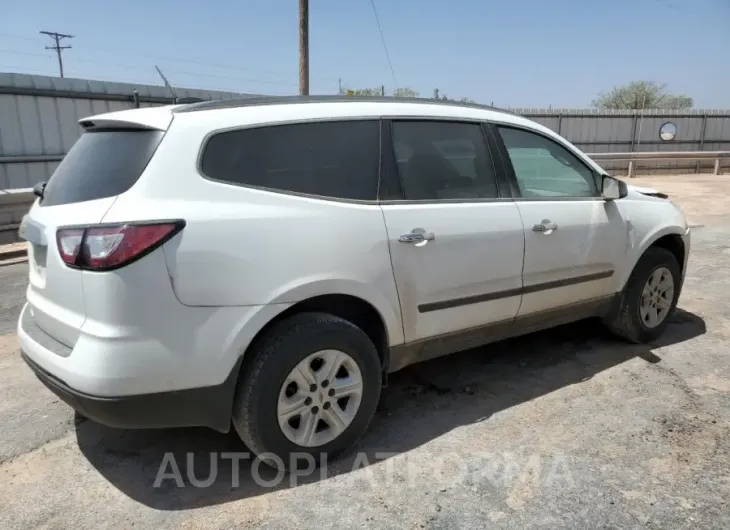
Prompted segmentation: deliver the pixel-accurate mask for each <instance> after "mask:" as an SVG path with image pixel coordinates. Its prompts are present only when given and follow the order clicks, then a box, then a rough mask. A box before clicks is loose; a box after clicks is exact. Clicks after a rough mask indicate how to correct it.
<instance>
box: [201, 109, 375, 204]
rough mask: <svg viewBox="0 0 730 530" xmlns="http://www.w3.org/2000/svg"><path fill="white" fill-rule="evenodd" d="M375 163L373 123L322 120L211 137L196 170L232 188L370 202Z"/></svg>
mask: <svg viewBox="0 0 730 530" xmlns="http://www.w3.org/2000/svg"><path fill="white" fill-rule="evenodd" d="M379 164H380V123H379V122H378V121H377V120H362V121H327V122H316V123H298V124H288V125H275V126H268V127H257V128H252V129H241V130H237V131H230V132H223V133H220V134H217V135H215V136H213V137H212V138H211V139H210V140H209V141H208V143H207V145H206V147H205V151H204V152H203V157H202V161H201V170H202V172H203V174H204V175H205V176H207V177H210V178H213V179H216V180H220V181H223V182H230V183H232V184H239V185H245V186H255V187H260V188H266V189H272V190H280V191H287V192H294V193H304V194H308V195H319V196H323V197H333V198H339V199H350V200H367V201H372V200H375V199H376V198H377V191H378V168H379Z"/></svg>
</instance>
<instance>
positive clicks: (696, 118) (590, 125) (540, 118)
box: [511, 109, 730, 173]
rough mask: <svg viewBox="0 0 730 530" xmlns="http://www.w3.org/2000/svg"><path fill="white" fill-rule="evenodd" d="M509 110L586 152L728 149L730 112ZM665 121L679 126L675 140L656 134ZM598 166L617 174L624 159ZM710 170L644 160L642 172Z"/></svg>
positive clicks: (703, 165) (707, 165)
mask: <svg viewBox="0 0 730 530" xmlns="http://www.w3.org/2000/svg"><path fill="white" fill-rule="evenodd" d="M511 110H512V111H513V112H516V113H519V114H522V115H524V116H525V117H528V118H530V119H532V120H535V121H536V122H538V123H541V124H542V125H545V126H546V127H549V128H550V129H552V130H553V131H555V132H557V133H558V134H560V135H562V136H563V137H564V138H566V139H567V140H569V141H570V142H572V143H573V144H575V145H576V146H577V147H579V148H580V149H582V150H583V151H584V152H586V153H629V152H642V151H659V152H662V151H663V152H670V151H730V110H690V111H683V112H678V111H663V110H646V111H644V112H640V111H632V110H615V111H599V110H576V109H511ZM665 123H672V124H673V125H674V126H675V127H676V129H677V132H676V136H675V138H674V139H673V140H669V141H664V140H662V139H661V138H660V137H659V130H660V128H661V127H662V125H664V124H665ZM601 165H602V166H603V167H604V168H605V169H607V170H609V171H610V170H615V171H616V173H620V172H621V171H625V170H626V168H627V165H628V163H627V162H611V161H604V162H602V163H601ZM727 167H728V166H727V162H726V165H725V166H724V168H727ZM712 168H713V162H712V161H705V162H702V163H701V165H698V163H697V162H691V161H681V160H677V161H668V162H657V163H655V164H651V163H649V164H642V166H641V170H640V173H688V172H689V173H692V172H696V171H698V170H700V171H705V170H707V171H711V170H712Z"/></svg>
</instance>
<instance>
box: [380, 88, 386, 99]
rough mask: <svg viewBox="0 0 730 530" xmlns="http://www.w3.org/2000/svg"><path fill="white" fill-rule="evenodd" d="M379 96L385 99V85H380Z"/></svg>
mask: <svg viewBox="0 0 730 530" xmlns="http://www.w3.org/2000/svg"><path fill="white" fill-rule="evenodd" d="M380 95H381V96H383V97H385V85H380Z"/></svg>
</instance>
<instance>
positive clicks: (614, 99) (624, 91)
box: [592, 81, 694, 110]
mask: <svg viewBox="0 0 730 530" xmlns="http://www.w3.org/2000/svg"><path fill="white" fill-rule="evenodd" d="M693 104H694V101H693V100H692V98H691V97H689V96H685V95H679V94H672V93H670V92H667V85H666V84H663V83H655V82H654V81H632V82H631V83H629V84H628V85H624V86H619V87H614V88H612V89H611V90H609V91H608V92H602V93H600V94H599V95H598V97H597V98H596V99H595V100H593V102H592V105H593V106H594V107H595V108H597V109H629V110H631V109H633V110H640V109H673V110H681V109H689V108H692V105H693Z"/></svg>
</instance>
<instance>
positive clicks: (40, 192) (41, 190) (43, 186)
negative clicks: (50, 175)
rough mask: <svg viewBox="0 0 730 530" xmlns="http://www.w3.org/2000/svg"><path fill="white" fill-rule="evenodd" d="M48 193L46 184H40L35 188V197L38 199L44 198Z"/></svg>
mask: <svg viewBox="0 0 730 530" xmlns="http://www.w3.org/2000/svg"><path fill="white" fill-rule="evenodd" d="M45 191H46V183H45V182H39V183H38V184H36V185H35V186H33V195H35V196H36V197H40V198H41V199H42V198H43V193H44V192H45Z"/></svg>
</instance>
